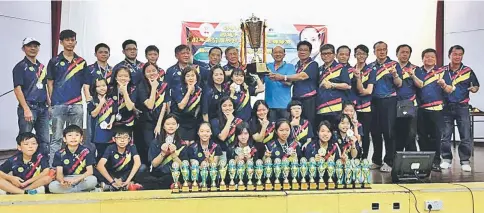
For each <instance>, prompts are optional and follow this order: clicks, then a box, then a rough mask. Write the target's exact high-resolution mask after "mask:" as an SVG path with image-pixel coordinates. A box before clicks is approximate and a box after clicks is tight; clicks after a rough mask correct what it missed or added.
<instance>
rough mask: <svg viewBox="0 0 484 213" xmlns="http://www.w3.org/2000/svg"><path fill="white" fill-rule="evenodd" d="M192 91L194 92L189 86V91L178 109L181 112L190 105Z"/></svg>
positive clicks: (179, 103)
mask: <svg viewBox="0 0 484 213" xmlns="http://www.w3.org/2000/svg"><path fill="white" fill-rule="evenodd" d="M192 90H193V89H192V87H190V86H189V87H188V89H187V93H186V94H185V96H183V99H182V100H181V101H180V102H178V109H180V110H184V109H185V107H186V106H187V104H188V101H189V100H190V94H191V93H192Z"/></svg>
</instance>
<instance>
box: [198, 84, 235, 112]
mask: <svg viewBox="0 0 484 213" xmlns="http://www.w3.org/2000/svg"><path fill="white" fill-rule="evenodd" d="M228 95H229V93H228V92H227V90H225V89H224V88H223V86H222V90H221V91H218V90H217V89H216V88H215V87H213V86H208V85H207V86H206V87H205V90H204V91H203V96H202V114H204V115H205V114H207V115H208V119H209V120H211V119H213V118H216V117H217V111H218V108H219V104H220V99H221V98H222V97H224V96H228Z"/></svg>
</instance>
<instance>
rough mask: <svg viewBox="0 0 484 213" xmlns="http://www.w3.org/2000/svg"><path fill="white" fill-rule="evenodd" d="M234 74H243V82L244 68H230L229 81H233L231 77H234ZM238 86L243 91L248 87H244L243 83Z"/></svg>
mask: <svg viewBox="0 0 484 213" xmlns="http://www.w3.org/2000/svg"><path fill="white" fill-rule="evenodd" d="M234 75H242V76H244V82H245V72H244V70H242V69H240V68H235V69H233V70H232V73H231V74H230V82H231V83H233V82H234V80H232V77H234ZM240 88H241V89H243V90H244V91H245V90H247V89H249V88H246V87H245V84H241V85H240Z"/></svg>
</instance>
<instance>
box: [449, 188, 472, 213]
mask: <svg viewBox="0 0 484 213" xmlns="http://www.w3.org/2000/svg"><path fill="white" fill-rule="evenodd" d="M451 184H452V185H455V186H463V187H465V188H466V189H467V190H469V192H470V193H471V198H472V213H474V211H475V210H474V205H475V203H474V193H473V192H472V190H471V189H470V188H469V187H467V186H466V185H462V184H459V183H451Z"/></svg>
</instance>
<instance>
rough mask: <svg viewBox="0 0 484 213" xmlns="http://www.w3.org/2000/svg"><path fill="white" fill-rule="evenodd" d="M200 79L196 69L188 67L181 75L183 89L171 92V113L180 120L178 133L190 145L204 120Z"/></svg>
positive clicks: (174, 88)
mask: <svg viewBox="0 0 484 213" xmlns="http://www.w3.org/2000/svg"><path fill="white" fill-rule="evenodd" d="M199 79H200V76H199V75H198V73H197V69H196V67H193V66H188V67H186V68H185V69H183V71H182V73H181V82H182V83H181V84H180V86H181V87H180V88H176V87H173V88H172V91H171V97H172V100H173V101H172V102H171V111H172V112H173V113H174V114H175V115H176V116H177V117H178V118H179V119H178V121H179V123H180V128H179V129H178V131H180V136H181V138H182V139H183V140H187V141H189V142H190V143H192V142H193V141H194V140H195V137H196V132H197V127H198V125H199V124H200V122H201V120H202V112H201V99H202V88H201V87H200V86H199V84H197V83H198V82H199Z"/></svg>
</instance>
